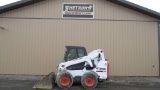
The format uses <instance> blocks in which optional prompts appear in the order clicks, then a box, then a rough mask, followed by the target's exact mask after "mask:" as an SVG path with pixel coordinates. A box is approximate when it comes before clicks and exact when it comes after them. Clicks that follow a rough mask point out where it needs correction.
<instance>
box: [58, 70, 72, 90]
mask: <svg viewBox="0 0 160 90" xmlns="http://www.w3.org/2000/svg"><path fill="white" fill-rule="evenodd" d="M56 82H57V85H58V87H59V88H61V89H68V88H70V87H71V86H72V84H73V76H72V75H71V74H70V73H69V72H66V71H63V72H60V73H59V74H58V75H57V77H56Z"/></svg>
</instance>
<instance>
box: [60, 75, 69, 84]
mask: <svg viewBox="0 0 160 90" xmlns="http://www.w3.org/2000/svg"><path fill="white" fill-rule="evenodd" d="M60 83H61V84H62V85H63V86H67V85H68V84H69V83H70V78H69V76H62V77H61V78H60Z"/></svg>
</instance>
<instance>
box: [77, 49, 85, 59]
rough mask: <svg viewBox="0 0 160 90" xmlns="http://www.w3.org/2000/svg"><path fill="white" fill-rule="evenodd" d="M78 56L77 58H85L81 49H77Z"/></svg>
mask: <svg viewBox="0 0 160 90" xmlns="http://www.w3.org/2000/svg"><path fill="white" fill-rule="evenodd" d="M78 56H79V57H84V56H85V52H84V50H83V49H78Z"/></svg>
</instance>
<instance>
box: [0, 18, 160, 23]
mask: <svg viewBox="0 0 160 90" xmlns="http://www.w3.org/2000/svg"><path fill="white" fill-rule="evenodd" d="M0 18H3V19H26V20H27V19H31V20H93V21H117V22H118V21H125V22H160V20H120V19H119V20H118V19H74V18H36V17H0Z"/></svg>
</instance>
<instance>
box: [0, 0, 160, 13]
mask: <svg viewBox="0 0 160 90" xmlns="http://www.w3.org/2000/svg"><path fill="white" fill-rule="evenodd" d="M16 1H20V0H0V6H3V5H6V4H9V3H13V2H16ZM127 1H130V2H133V3H135V4H138V5H141V6H143V7H146V8H149V9H152V10H154V11H157V12H159V13H160V0H127Z"/></svg>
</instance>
